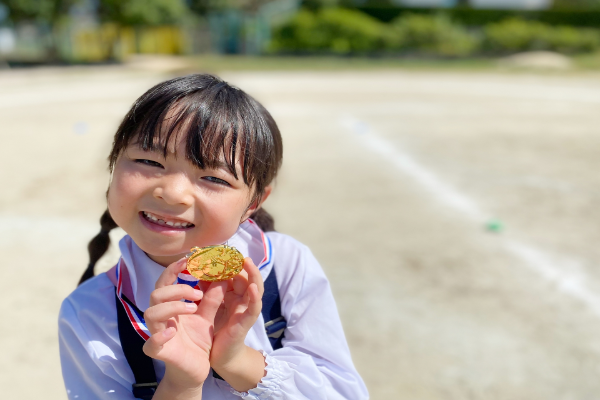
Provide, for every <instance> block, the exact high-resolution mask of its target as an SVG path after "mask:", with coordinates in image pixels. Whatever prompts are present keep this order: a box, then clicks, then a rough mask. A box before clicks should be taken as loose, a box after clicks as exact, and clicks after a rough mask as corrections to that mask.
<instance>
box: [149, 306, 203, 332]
mask: <svg viewBox="0 0 600 400" xmlns="http://www.w3.org/2000/svg"><path fill="white" fill-rule="evenodd" d="M197 309H198V306H197V305H196V304H195V303H184V302H182V301H170V302H168V303H161V304H157V305H155V306H153V307H150V308H148V309H147V310H146V312H145V313H144V320H145V321H146V326H147V327H148V329H149V330H150V332H152V333H154V332H158V331H162V330H164V329H166V327H167V322H168V320H169V319H171V318H174V317H177V316H179V315H186V314H193V313H195V312H196V310H197Z"/></svg>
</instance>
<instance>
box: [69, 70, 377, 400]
mask: <svg viewBox="0 0 600 400" xmlns="http://www.w3.org/2000/svg"><path fill="white" fill-rule="evenodd" d="M281 158H282V143H281V136H280V133H279V130H278V128H277V125H276V124H275V121H274V120H273V119H272V117H271V115H270V114H269V113H268V112H267V110H265V109H264V108H263V107H262V106H261V105H260V104H259V103H258V102H257V101H256V100H254V99H253V98H252V97H250V96H248V95H247V94H245V93H244V92H242V91H241V90H239V89H237V88H234V87H232V86H230V85H228V84H227V83H226V82H223V81H222V80H220V79H218V78H216V77H213V76H210V75H191V76H187V77H183V78H176V79H172V80H170V81H167V82H164V83H161V84H158V85H157V86H155V87H153V88H152V89H150V90H149V91H148V92H146V93H145V94H144V95H142V97H140V98H139V99H138V100H137V101H136V102H135V103H134V105H133V107H132V108H131V110H130V111H129V113H128V114H127V115H126V116H125V118H124V120H123V122H122V123H121V125H120V126H119V129H118V130H117V133H116V135H115V138H114V143H113V148H112V151H111V153H110V156H109V166H110V171H111V181H110V185H109V188H108V192H107V202H108V209H107V211H106V212H105V213H104V215H103V216H102V218H101V227H102V228H101V231H100V233H99V234H98V236H96V238H94V239H93V240H92V242H91V243H90V245H89V247H88V248H89V251H90V260H91V262H90V264H89V266H88V269H87V270H86V272H85V273H84V275H83V277H82V280H81V282H83V283H82V284H81V285H80V286H79V287H78V288H77V289H76V290H75V291H74V292H73V293H71V295H70V296H69V297H68V298H67V299H66V300H65V301H64V302H63V304H62V307H61V311H60V317H59V336H60V355H61V363H62V370H63V377H64V380H65V385H66V388H67V393H68V395H69V398H71V399H133V398H144V399H150V398H154V399H155V400H159V399H201V398H202V397H203V396H204V397H205V398H207V399H235V398H238V397H247V398H250V399H311V400H315V399H364V398H367V397H368V394H367V391H366V388H365V386H364V384H363V382H362V380H361V378H360V376H359V375H358V374H357V372H356V370H355V369H354V366H353V364H352V360H351V358H350V353H349V350H348V346H347V344H346V341H345V338H344V334H343V331H342V327H341V324H340V321H339V317H338V314H337V310H336V306H335V303H334V300H333V297H332V294H331V290H330V288H329V283H328V281H327V278H326V277H325V275H324V273H323V271H322V270H321V267H320V266H319V264H318V262H317V261H316V260H315V258H314V257H313V255H312V254H311V253H310V251H309V250H308V249H307V248H306V247H305V246H303V245H302V244H300V243H298V242H297V241H295V240H294V239H292V238H290V237H288V236H286V235H283V234H280V233H276V232H274V230H273V220H272V218H271V217H270V216H269V215H268V214H267V213H266V212H265V211H264V210H263V209H261V205H262V203H263V202H264V201H265V200H266V199H267V197H268V196H269V194H270V193H271V183H272V181H273V179H274V177H275V175H276V174H277V170H278V169H279V166H280V164H281ZM116 226H119V227H121V228H122V229H123V230H125V232H126V233H127V235H126V236H125V237H124V238H123V239H122V240H121V242H120V243H119V247H120V250H121V259H120V261H119V263H118V264H117V265H116V266H115V267H114V268H113V269H111V270H110V271H109V272H108V273H105V274H101V275H98V276H96V277H93V278H92V276H93V268H94V264H95V262H96V261H97V260H98V259H99V258H100V257H101V256H102V254H103V253H104V252H105V251H106V249H107V246H108V242H109V239H108V232H109V231H110V230H111V229H112V228H114V227H116ZM220 243H227V244H228V245H230V246H235V247H236V248H237V249H238V250H240V252H242V254H243V255H244V256H246V257H247V258H246V259H245V260H244V268H243V270H242V272H241V273H240V274H239V275H238V276H236V277H235V278H233V279H230V280H229V281H225V282H218V283H217V282H215V283H211V284H208V283H204V282H201V283H202V284H201V285H200V286H199V287H198V286H196V288H193V287H192V286H190V285H185V284H180V285H173V283H176V282H179V283H186V281H185V280H186V277H185V275H184V274H183V271H184V270H185V257H184V256H185V254H186V253H187V252H189V250H190V248H192V247H195V246H198V247H203V246H209V245H215V244H220ZM88 278H91V279H88ZM192 285H193V284H192ZM181 299H185V300H186V301H181ZM286 321H287V323H286ZM148 356H149V357H148Z"/></svg>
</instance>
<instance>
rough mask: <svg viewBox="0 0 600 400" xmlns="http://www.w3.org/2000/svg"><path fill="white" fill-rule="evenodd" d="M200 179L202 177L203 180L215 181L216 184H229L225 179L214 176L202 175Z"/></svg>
mask: <svg viewBox="0 0 600 400" xmlns="http://www.w3.org/2000/svg"><path fill="white" fill-rule="evenodd" d="M202 179H204V180H205V181H209V182H212V183H216V184H218V185H224V186H231V185H230V184H229V183H228V182H227V181H224V180H223V179H219V178H216V177H214V176H203V177H202Z"/></svg>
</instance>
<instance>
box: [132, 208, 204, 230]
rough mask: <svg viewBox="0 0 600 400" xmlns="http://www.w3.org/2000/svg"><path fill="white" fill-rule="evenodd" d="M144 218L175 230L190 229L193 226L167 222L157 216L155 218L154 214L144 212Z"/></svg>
mask: <svg viewBox="0 0 600 400" xmlns="http://www.w3.org/2000/svg"><path fill="white" fill-rule="evenodd" d="M143 214H144V216H145V217H146V218H148V219H149V220H151V221H154V222H155V223H157V224H158V225H163V226H165V225H167V226H172V227H174V228H189V227H190V226H192V225H193V224H192V223H189V222H172V221H165V220H163V219H160V218H158V217H156V216H154V215H153V214H150V213H149V212H146V211H144V213H143Z"/></svg>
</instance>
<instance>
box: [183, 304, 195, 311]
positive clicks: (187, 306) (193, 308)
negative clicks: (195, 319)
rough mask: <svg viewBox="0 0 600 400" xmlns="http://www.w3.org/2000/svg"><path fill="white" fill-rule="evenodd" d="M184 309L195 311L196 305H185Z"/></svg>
mask: <svg viewBox="0 0 600 400" xmlns="http://www.w3.org/2000/svg"><path fill="white" fill-rule="evenodd" d="M185 308H187V309H188V310H195V309H196V304H195V303H185Z"/></svg>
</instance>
